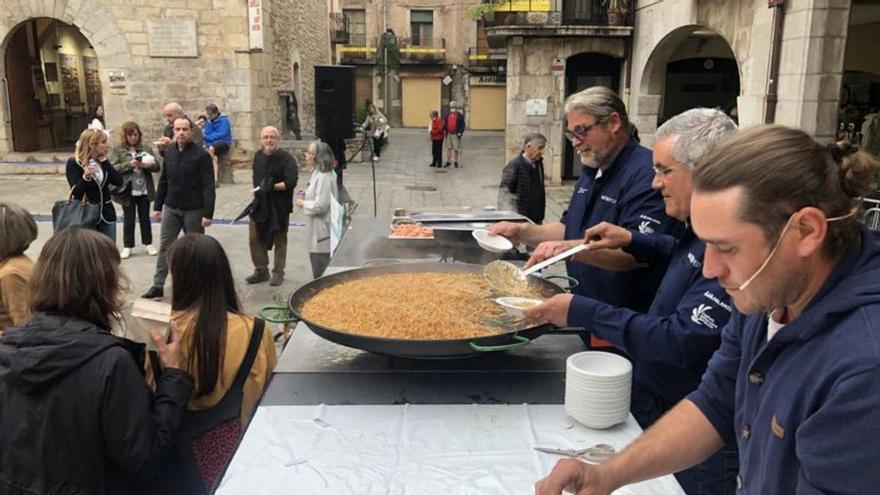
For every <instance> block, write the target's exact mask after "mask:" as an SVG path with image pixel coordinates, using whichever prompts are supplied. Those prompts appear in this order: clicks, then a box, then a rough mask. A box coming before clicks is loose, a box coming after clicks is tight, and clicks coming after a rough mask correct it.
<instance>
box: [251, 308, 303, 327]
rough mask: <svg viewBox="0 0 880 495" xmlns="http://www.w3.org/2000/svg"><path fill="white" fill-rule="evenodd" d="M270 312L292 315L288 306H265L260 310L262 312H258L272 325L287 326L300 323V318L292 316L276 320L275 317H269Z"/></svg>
mask: <svg viewBox="0 0 880 495" xmlns="http://www.w3.org/2000/svg"><path fill="white" fill-rule="evenodd" d="M269 311H286V312H287V314H290V309H289V308H288V307H287V306H263V307H262V308H260V311H258V312H257V313H258V314H259V315H260V318H262V319H264V320H266V321H268V322H270V323H282V324H285V325H286V324H289V323H297V322H299V318H297V317H295V316H292V315H291V316H290V317H288V318H274V317H270V316H267V315H266V313H267V312H269Z"/></svg>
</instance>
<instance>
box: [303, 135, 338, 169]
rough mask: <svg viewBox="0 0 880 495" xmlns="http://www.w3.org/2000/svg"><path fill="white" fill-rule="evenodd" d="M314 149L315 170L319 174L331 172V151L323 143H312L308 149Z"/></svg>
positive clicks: (332, 157) (328, 146)
mask: <svg viewBox="0 0 880 495" xmlns="http://www.w3.org/2000/svg"><path fill="white" fill-rule="evenodd" d="M312 146H314V147H315V168H316V169H318V171H319V172H331V171H332V170H333V159H334V156H333V150H331V149H330V145H328V144H327V143H325V142H323V141H312V144H310V145H309V147H312Z"/></svg>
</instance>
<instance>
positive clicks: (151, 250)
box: [147, 244, 159, 256]
mask: <svg viewBox="0 0 880 495" xmlns="http://www.w3.org/2000/svg"><path fill="white" fill-rule="evenodd" d="M147 254H149V255H150V256H156V255H157V254H159V250H158V249H156V247H155V246H153V245H152V244H147Z"/></svg>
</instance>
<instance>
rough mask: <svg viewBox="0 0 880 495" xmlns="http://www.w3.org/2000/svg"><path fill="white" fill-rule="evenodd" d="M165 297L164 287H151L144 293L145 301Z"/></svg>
mask: <svg viewBox="0 0 880 495" xmlns="http://www.w3.org/2000/svg"><path fill="white" fill-rule="evenodd" d="M164 295H165V290H164V289H163V288H162V287H150V290H148V291H147V292H144V295H142V296H141V297H143V298H144V299H162V297H163V296H164Z"/></svg>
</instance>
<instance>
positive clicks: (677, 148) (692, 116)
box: [654, 108, 736, 170]
mask: <svg viewBox="0 0 880 495" xmlns="http://www.w3.org/2000/svg"><path fill="white" fill-rule="evenodd" d="M735 130H736V124H735V123H734V122H733V120H731V118H730V117H728V116H727V115H726V114H725V113H724V112H722V111H721V110H718V109H715V108H692V109H690V110H688V111H686V112H682V113H680V114H678V115H676V116H675V117H672V118H671V119H669V120H667V121H666V122H664V123H663V125H661V126H660V128H659V129H657V132H656V133H655V134H654V140H655V141H659V140H661V139H666V138H671V137H677V139H676V141H675V144H674V145H672V156H673V157H674V158H675V159H676V160H678V161H680V162H681V163H683V164H684V165H685V166H686V167H687V168H689V169H691V170H693V169H694V165H695V164H696V163H697V160H699V159H700V157H702V156H703V155H705V154H706V153H708V152H709V151H711V150H712V149H713V148H714V147H715V145H717V144H718V143H719V142H721V141H722V140H723V139H724V138H726V137H727V136H729V135H730V134H731V133H732V132H733V131H735Z"/></svg>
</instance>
